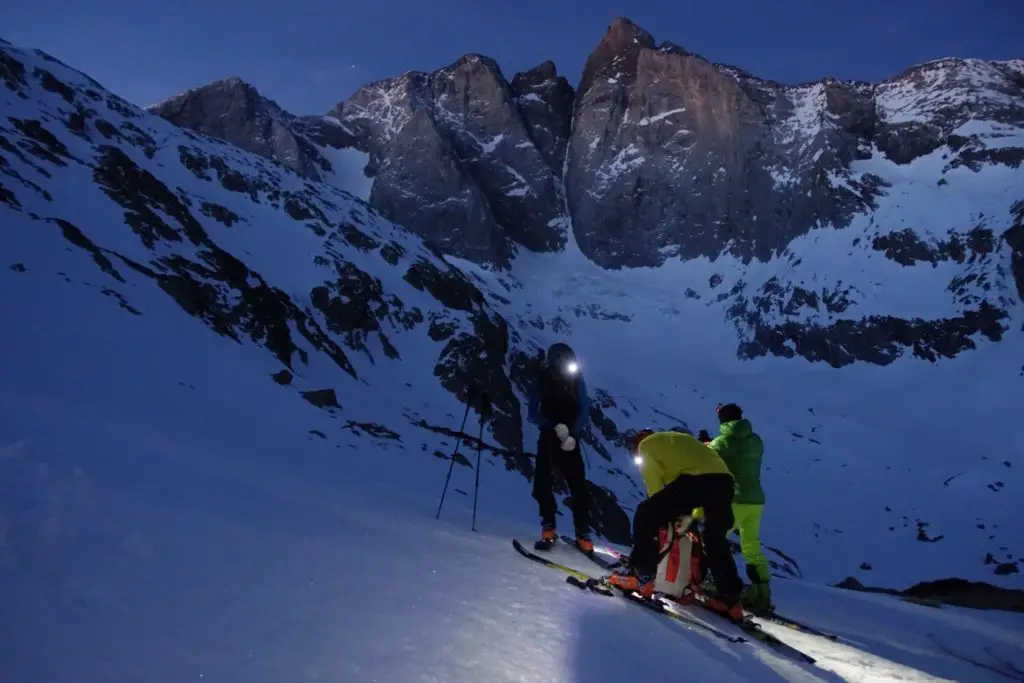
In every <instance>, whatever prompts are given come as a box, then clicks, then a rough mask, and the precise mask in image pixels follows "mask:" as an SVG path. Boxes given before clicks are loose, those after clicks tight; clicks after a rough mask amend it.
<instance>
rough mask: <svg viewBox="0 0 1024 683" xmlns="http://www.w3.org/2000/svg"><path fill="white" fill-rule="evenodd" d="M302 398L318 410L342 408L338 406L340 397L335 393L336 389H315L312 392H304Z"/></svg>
mask: <svg viewBox="0 0 1024 683" xmlns="http://www.w3.org/2000/svg"><path fill="white" fill-rule="evenodd" d="M302 398H304V399H306V400H307V401H309V402H310V403H312V404H313V405H315V406H316V407H317V408H341V406H340V405H338V396H337V394H335V393H334V389H313V390H312V391H303V392H302Z"/></svg>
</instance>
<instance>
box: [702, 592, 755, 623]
mask: <svg viewBox="0 0 1024 683" xmlns="http://www.w3.org/2000/svg"><path fill="white" fill-rule="evenodd" d="M704 606H705V607H707V608H708V609H709V610H711V611H712V612H716V613H718V614H720V615H721V616H723V617H725V618H726V619H728V620H729V621H731V622H733V623H734V624H742V623H743V620H744V618H745V615H744V614H743V605H742V604H741V603H740V601H739V598H725V597H714V598H708V599H707V600H705V601H704Z"/></svg>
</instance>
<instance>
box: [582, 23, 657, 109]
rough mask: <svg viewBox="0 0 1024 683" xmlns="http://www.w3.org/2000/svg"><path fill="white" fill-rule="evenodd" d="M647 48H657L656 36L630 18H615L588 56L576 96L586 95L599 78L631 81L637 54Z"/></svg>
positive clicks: (610, 80)
mask: <svg viewBox="0 0 1024 683" xmlns="http://www.w3.org/2000/svg"><path fill="white" fill-rule="evenodd" d="M645 48H646V49H649V50H653V49H655V43H654V36H652V35H651V34H650V33H648V32H647V31H645V30H643V29H642V28H640V27H639V26H637V25H636V24H634V23H633V22H631V21H630V20H629V19H625V18H621V17H620V18H619V19H616V20H615V21H614V22H613V23H612V25H611V26H609V27H608V30H607V31H606V32H605V34H604V36H603V37H602V38H601V40H600V42H598V44H597V47H596V48H595V49H594V51H593V52H592V53H590V57H589V58H588V59H587V63H586V66H585V67H584V68H583V78H582V80H581V81H580V87H579V91H578V92H577V98H579V97H583V95H584V94H585V93H586V92H587V90H589V89H590V87H591V86H592V85H593V84H594V83H595V82H597V81H598V80H599V79H607V80H608V81H609V82H612V81H616V82H618V81H620V80H623V81H625V82H630V81H632V79H633V78H634V76H635V74H636V63H637V57H638V56H639V54H640V52H641V51H642V50H643V49H645Z"/></svg>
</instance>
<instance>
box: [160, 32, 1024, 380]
mask: <svg viewBox="0 0 1024 683" xmlns="http://www.w3.org/2000/svg"><path fill="white" fill-rule="evenodd" d="M233 87H234V89H235V90H237V91H246V92H251V87H249V86H245V85H243V84H241V83H238V82H235V84H234V86H233ZM223 88H224V86H223V84H219V83H218V84H213V85H211V86H207V87H206V88H198V89H196V90H193V91H190V92H188V93H185V94H183V95H181V96H178V97H176V98H172V99H171V100H170V101H168V102H167V103H164V104H162V105H159V106H157V107H154V108H152V111H154V112H156V113H159V114H160V115H162V116H164V117H166V118H168V119H169V120H171V121H173V122H175V123H178V124H179V125H183V126H186V127H191V128H193V129H196V130H200V131H202V132H205V133H209V134H213V135H217V136H221V137H224V138H225V139H227V140H229V141H231V142H234V143H235V144H238V145H240V146H242V147H244V148H246V149H250V150H251V151H255V152H257V153H261V154H264V155H265V156H269V157H271V158H275V159H278V160H279V161H281V162H282V163H285V164H286V165H289V166H290V167H292V168H296V169H298V170H300V171H301V170H302V168H303V167H307V166H314V167H315V166H316V164H315V161H314V160H315V155H313V157H310V158H305V157H301V155H300V157H299V160H298V161H296V152H295V150H294V149H293V147H294V146H292V145H289V146H285V149H284V152H283V153H278V152H277V151H275V150H274V149H272V148H270V147H268V146H266V145H265V144H264V143H263V142H262V140H264V139H265V138H266V135H263V134H262V133H260V135H259V136H257V137H256V138H254V137H253V132H252V129H253V126H252V125H251V123H250V122H249V119H247V118H245V117H244V116H243V117H242V118H243V120H242V121H241V122H240V123H238V124H237V125H226V124H225V118H224V117H223V116H221V112H222V111H223V110H224V106H223V102H222V98H223V95H222V91H223ZM235 99H236V100H238V99H240V98H239V97H237V96H236V97H235ZM256 111H259V108H256ZM186 112H187V113H186ZM203 113H205V115H202V114H203ZM234 118H236V117H235V116H229V117H227V121H232V120H233V119H234ZM292 118H293V120H295V121H299V120H300V119H295V118H294V117H292ZM282 120H283V119H282ZM301 121H304V122H308V121H320V122H322V121H329V122H331V124H336V125H337V126H339V127H340V128H341V129H342V130H343V132H344V134H345V135H348V136H349V137H348V138H346V139H345V140H346V142H341V143H339V144H350V145H353V146H354V147H355V148H358V149H360V150H362V151H365V152H367V153H368V154H369V155H370V157H371V159H372V162H371V163H370V164H369V165H368V167H367V172H368V173H370V174H372V175H373V176H374V180H373V185H372V190H371V191H370V193H369V195H368V198H369V201H370V203H371V204H372V205H373V206H374V207H376V208H377V209H379V210H380V211H381V212H382V213H383V214H384V215H385V216H387V217H388V218H390V219H392V220H394V221H396V222H397V223H399V224H401V225H403V226H405V227H407V228H408V229H410V230H412V231H413V232H416V233H417V234H419V235H421V236H423V237H425V238H428V239H430V240H431V241H433V242H434V243H435V244H437V245H438V246H439V247H440V248H441V249H442V250H443V251H444V252H445V253H449V254H453V255H456V256H460V257H464V258H466V259H468V260H471V261H474V262H478V263H495V264H504V265H508V264H509V262H510V259H513V258H514V255H515V254H516V253H517V252H518V251H520V250H521V249H522V248H525V249H526V250H528V251H532V252H537V253H548V252H552V251H554V252H557V251H560V250H563V249H564V248H565V245H566V244H567V241H569V240H570V239H571V240H572V241H573V242H574V243H575V244H576V245H578V247H579V249H580V250H581V251H582V252H583V253H584V254H585V255H586V256H587V257H588V259H590V260H592V261H594V262H595V263H597V264H599V265H601V266H603V267H606V268H621V267H636V266H646V267H657V266H660V265H662V264H672V263H678V262H684V263H692V262H693V261H694V260H695V259H697V260H700V261H701V262H703V260H705V259H710V260H711V261H712V262H714V263H716V264H717V267H716V268H714V269H712V272H711V273H709V277H708V279H707V280H703V281H701V282H700V283H698V286H690V283H689V282H687V286H686V287H685V291H686V292H687V294H688V296H691V297H693V298H694V299H696V300H699V301H702V302H704V303H705V304H706V305H708V306H710V307H713V308H717V309H720V310H721V312H722V316H723V317H724V318H725V319H727V320H728V321H729V322H730V323H731V324H732V325H733V327H734V329H735V331H736V335H737V338H738V344H737V353H738V355H739V356H740V357H741V358H754V357H760V356H765V355H774V356H782V357H787V358H789V357H795V356H802V357H804V358H806V359H808V360H811V361H816V362H817V361H821V362H826V363H828V364H830V365H833V366H837V367H838V366H843V365H846V364H849V363H853V362H856V361H867V362H870V363H876V364H883V365H884V364H887V363H890V362H892V361H893V360H894V359H896V358H898V357H900V356H902V355H904V354H907V353H913V354H914V355H916V356H918V357H921V358H925V359H929V360H934V359H935V358H937V357H955V356H957V355H959V354H960V353H962V352H963V351H964V350H967V349H972V348H974V346H975V344H976V342H977V340H979V339H984V340H989V341H998V340H1000V339H1001V338H1002V337H1003V335H1004V334H1005V333H1006V332H1007V330H1009V329H1010V328H1011V327H1012V326H1013V324H1014V323H1013V316H1014V311H1015V308H1016V306H1017V305H1018V302H1019V301H1020V299H1021V297H1022V296H1024V227H1022V226H1024V222H1022V221H1024V219H1022V218H1021V216H1022V215H1024V191H1022V190H1021V188H1022V187H1024V175H1022V174H1024V171H1022V170H1021V168H1020V164H1021V161H1022V160H1024V60H1015V61H1008V62H984V61H980V60H963V59H948V60H942V61H938V62H931V63H928V64H923V65H920V66H917V67H914V68H911V69H909V70H907V71H906V72H904V73H902V74H900V75H898V76H896V77H894V78H891V79H889V80H886V81H883V82H880V83H876V84H867V83H853V82H843V81H837V80H835V79H824V80H822V81H819V82H816V83H809V84H804V85H798V86H788V85H782V84H779V83H775V82H771V81H766V80H763V79H759V78H757V77H755V76H753V75H751V74H749V73H747V72H744V71H742V70H740V69H736V68H734V67H730V66H726V65H720V64H713V63H711V62H709V61H707V60H706V59H704V58H702V57H700V56H699V55H695V54H691V53H688V52H686V51H685V50H683V49H681V48H679V47H678V46H676V45H673V44H671V43H662V44H660V45H658V44H656V43H655V41H654V39H653V38H652V36H651V35H650V34H649V33H647V32H646V31H644V30H643V29H641V28H639V27H637V26H635V25H634V24H632V23H631V22H630V21H628V20H626V19H620V20H617V21H616V22H615V23H613V24H612V25H611V26H610V27H609V29H608V32H607V33H606V34H605V36H604V37H603V38H602V39H601V40H600V42H599V43H598V45H597V47H596V48H595V50H594V52H593V53H592V54H591V56H590V58H589V60H588V61H587V65H586V69H585V72H584V75H583V80H582V82H581V83H580V84H579V87H578V88H577V89H576V90H575V91H574V90H573V88H572V87H571V86H570V85H569V83H568V82H567V81H566V80H565V79H564V78H561V77H559V76H557V75H556V72H555V68H554V65H553V64H551V63H550V62H545V63H544V64H542V65H540V66H539V67H537V68H536V69H533V70H531V71H527V72H524V73H521V74H516V75H515V76H514V77H513V78H512V79H511V81H507V80H506V79H505V78H504V76H503V75H502V73H501V71H500V68H499V67H498V65H497V64H496V63H495V62H494V61H493V60H491V59H488V58H486V57H483V56H480V55H467V56H465V57H463V58H462V59H460V60H458V61H457V62H456V63H454V64H452V65H451V66H449V67H446V68H443V69H440V70H438V71H436V72H433V73H430V74H424V73H421V72H415V71H413V72H409V73H406V74H405V75H403V76H400V77H397V78H394V79H389V80H385V81H381V82H377V83H372V84H370V85H367V86H366V87H364V88H362V89H361V90H360V91H359V92H357V93H356V94H355V95H353V96H352V97H351V98H350V99H349V100H347V101H345V102H342V103H340V104H339V105H337V106H336V107H335V108H334V109H333V110H332V111H331V112H330V113H329V114H328V115H327V116H326V117H315V116H314V117H306V118H304V119H301ZM303 125H308V123H304V124H303ZM257 128H258V130H262V128H261V127H257ZM290 130H292V131H294V135H297V136H299V137H301V135H302V131H301V129H300V127H298V126H295V125H293V126H291V128H290ZM307 146H308V145H307ZM311 177H316V176H315V175H312V176H311ZM838 259H841V260H842V262H843V263H844V267H841V268H839V267H837V264H836V263H835V262H836V261H837V260H838ZM880 261H881V262H882V263H881V265H876V264H879V262H880ZM826 262H828V263H829V264H830V265H829V267H828V268H827V269H826V268H825V267H823V265H822V264H823V263H826ZM890 263H891V264H897V265H898V266H899V268H890V267H889V264H890ZM915 265H920V266H923V267H914V266H915ZM896 270H899V271H904V270H905V271H907V272H906V273H901V274H900V278H901V281H902V280H909V281H910V282H912V283H913V284H912V285H911V286H910V287H909V288H908V287H907V286H906V285H903V286H902V288H903V290H904V291H903V292H901V293H891V292H890V291H889V290H890V285H889V279H888V278H887V277H879V273H880V272H883V273H884V272H886V271H896ZM909 273H913V274H912V275H910V274H909ZM908 293H912V294H913V301H912V302H908V303H909V305H907V304H906V303H904V302H905V300H906V294H908ZM922 295H923V296H922ZM922 298H923V299H926V300H927V302H925V301H921V299H922Z"/></svg>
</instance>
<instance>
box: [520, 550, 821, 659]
mask: <svg viewBox="0 0 1024 683" xmlns="http://www.w3.org/2000/svg"><path fill="white" fill-rule="evenodd" d="M512 545H513V547H514V548H515V549H516V551H517V552H518V553H519V554H520V555H523V556H524V557H526V558H527V559H530V560H533V561H534V562H537V563H538V564H541V565H544V566H545V567H550V568H551V569H557V570H559V571H561V572H564V573H565V574H568V576H567V577H566V581H567V582H568V583H570V584H572V585H573V586H576V587H577V588H580V589H582V590H590V591H592V592H595V593H599V594H601V595H607V596H612V595H615V593H616V592H618V593H619V594H620V595H622V596H624V597H625V598H626V599H627V600H629V601H630V602H634V603H636V604H638V605H641V606H643V607H646V608H647V609H649V610H651V611H653V612H657V613H658V614H662V615H664V616H666V617H669V618H670V619H673V620H675V621H678V622H681V623H683V624H685V625H687V626H688V627H690V628H693V629H699V630H702V631H704V632H706V633H708V634H710V635H713V636H715V637H716V638H720V639H722V640H725V641H728V642H732V643H745V642H748V640H747V638H746V637H744V636H739V635H733V634H730V633H727V632H726V631H723V630H722V629H719V628H716V627H714V626H712V625H710V624H707V623H704V622H703V621H701V620H699V619H697V618H695V617H692V616H690V615H687V614H686V613H684V612H681V611H679V610H678V609H674V608H673V607H671V606H670V604H669V603H667V602H666V601H663V600H661V599H657V598H652V599H648V598H644V597H642V596H640V595H638V594H637V593H634V592H632V591H629V592H626V591H617V590H616V589H614V588H613V587H612V586H610V585H609V584H608V583H607V582H606V580H605V579H604V578H598V577H594V576H590V575H589V574H587V573H586V572H582V571H580V570H578V569H573V568H572V567H568V566H566V565H563V564H559V563H558V562H554V561H552V560H549V559H548V558H546V557H541V556H540V555H537V554H535V553H533V552H531V551H529V550H527V549H526V548H525V547H523V544H522V543H520V542H519V541H518V540H517V539H512ZM571 545H573V547H576V546H575V544H574V543H573V544H571ZM577 549H578V548H577ZM580 552H581V553H582V554H584V555H586V556H587V557H588V558H590V559H591V560H593V561H594V562H595V563H596V564H598V565H599V566H602V567H604V568H609V566H610V565H612V564H613V563H609V562H607V561H605V560H604V559H603V558H601V557H599V556H597V555H596V554H594V553H583V552H582V551H580ZM695 604H699V605H701V606H702V607H704V605H703V604H702V603H699V602H698V603H695ZM709 613H710V610H709ZM716 616H720V615H717V614H716ZM735 626H736V627H737V628H739V629H741V630H742V631H743V633H744V635H745V636H748V637H749V638H750V639H752V640H756V641H758V642H760V643H763V644H764V645H766V646H768V647H770V648H772V649H773V650H775V651H776V652H778V653H779V654H782V655H784V656H789V657H791V658H793V659H796V660H798V661H802V662H806V663H808V664H814V662H815V661H816V660H815V659H814V658H813V657H811V656H810V655H808V654H806V653H804V652H801V651H800V650H797V649H796V648H794V647H793V646H791V645H789V644H787V643H785V642H783V641H782V640H779V639H778V638H776V637H775V636H773V635H772V634H770V633H768V632H766V631H764V630H763V629H761V627H760V626H759V625H758V624H757V623H755V622H754V621H752V620H749V619H747V620H745V621H744V622H743V623H740V624H735Z"/></svg>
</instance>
